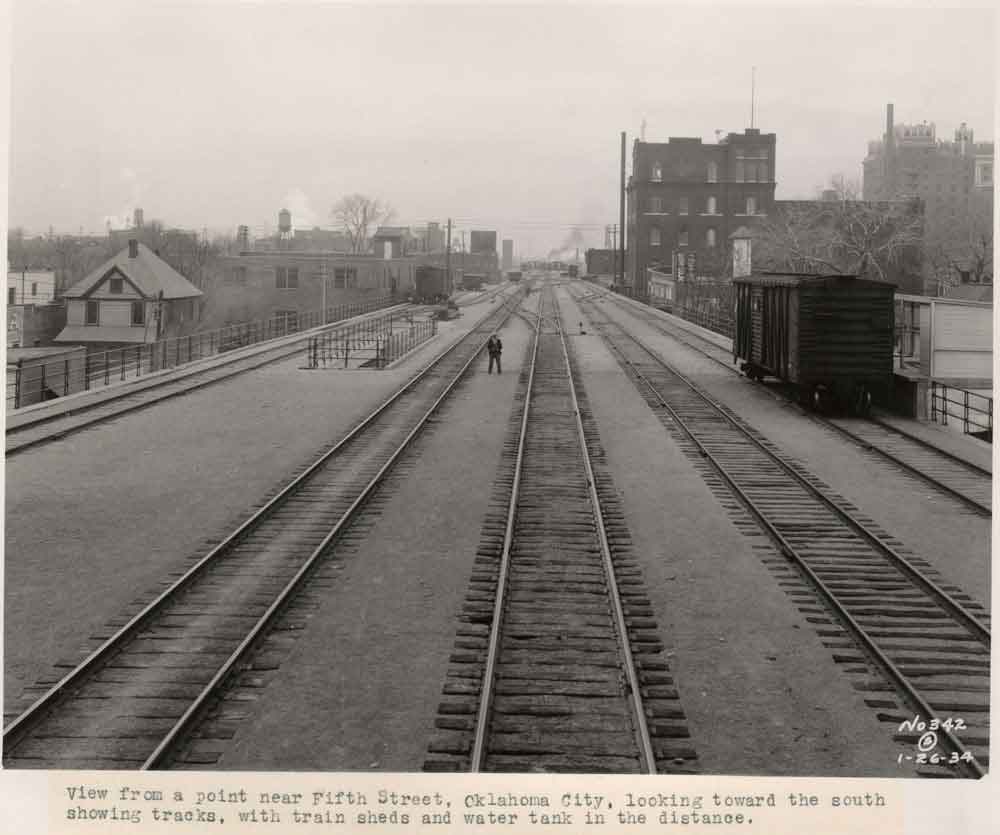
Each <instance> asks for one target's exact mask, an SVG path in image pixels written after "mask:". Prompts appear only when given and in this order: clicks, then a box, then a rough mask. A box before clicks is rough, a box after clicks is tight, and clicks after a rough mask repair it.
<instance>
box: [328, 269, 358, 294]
mask: <svg viewBox="0 0 1000 835" xmlns="http://www.w3.org/2000/svg"><path fill="white" fill-rule="evenodd" d="M357 286H358V270H357V267H336V268H334V270H333V287H334V289H335V290H346V289H348V288H351V287H357Z"/></svg>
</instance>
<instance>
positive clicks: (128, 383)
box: [6, 304, 407, 429]
mask: <svg viewBox="0 0 1000 835" xmlns="http://www.w3.org/2000/svg"><path fill="white" fill-rule="evenodd" d="M406 307H407V305H403V304H401V305H395V306H393V307H384V308H380V309H379V310H375V311H372V312H371V313H365V314H362V315H361V316H355V317H353V318H351V319H346V320H342V321H340V322H334V323H331V324H329V325H321V326H320V327H317V328H310V329H309V330H305V331H300V332H298V333H295V334H292V335H290V336H282V337H279V338H277V339H269V340H268V341H266V342H258V343H257V344H256V345H248V346H246V347H244V348H237V349H235V350H232V351H226V352H225V353H222V354H216V355H214V356H211V357H206V358H205V359H200V360H195V361H194V362H189V363H185V364H184V365H180V366H176V367H173V368H167V369H164V370H162V371H154V372H153V373H152V374H143V375H142V376H141V377H130V378H129V379H127V380H119V381H117V382H113V383H109V384H108V385H106V386H104V385H102V386H100V387H98V388H93V389H90V390H88V391H80V392H77V393H74V394H69V395H67V396H65V397H58V398H56V399H54V400H47V401H45V402H44V403H36V404H33V405H31V406H25V407H24V408H22V409H17V410H16V411H15V410H12V409H11V410H8V411H7V414H6V427H7V429H16V428H17V427H19V426H24V425H25V424H28V423H31V422H33V421H37V420H39V419H40V418H47V417H53V416H56V415H63V414H67V413H69V412H72V411H75V410H77V409H81V408H87V407H89V406H94V405H96V404H98V403H105V402H107V401H109V400H114V399H115V398H118V397H122V396H123V395H126V394H132V393H134V392H140V391H145V390H146V389H150V388H155V387H156V386H158V385H160V384H162V383H164V382H167V381H172V380H179V379H182V378H184V377H187V376H189V375H191V374H197V373H198V372H201V371H205V370H208V369H214V368H220V367H223V366H225V365H228V364H230V363H233V362H235V361H237V360H241V359H245V358H248V357H254V356H258V355H261V354H264V353H267V352H268V351H271V350H273V349H275V348H281V347H284V346H288V345H294V344H296V343H299V342H302V343H303V344H304V343H306V342H308V340H309V338H310V337H312V336H313V335H314V334H317V333H322V332H324V331H329V330H336V329H338V328H340V327H343V326H345V325H348V324H350V323H352V322H363V321H366V320H368V319H372V318H377V317H379V316H384V315H386V314H388V313H391V312H393V311H396V310H402V309H404V308H406ZM71 347H72V346H71ZM31 350H44V349H31ZM58 350H59V351H60V352H61V353H66V352H67V351H68V350H70V348H60V349H58Z"/></svg>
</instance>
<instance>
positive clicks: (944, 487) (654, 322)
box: [581, 291, 993, 516]
mask: <svg viewBox="0 0 1000 835" xmlns="http://www.w3.org/2000/svg"><path fill="white" fill-rule="evenodd" d="M592 296H596V297H598V298H601V299H607V298H610V299H611V300H612V301H613V302H615V303H617V304H618V305H619V308H620V309H622V310H628V311H629V312H630V313H632V314H633V315H636V316H637V317H638V318H639V319H640V320H642V321H644V322H645V323H646V324H648V325H650V326H652V327H653V328H654V329H655V330H658V331H660V333H662V334H664V335H665V336H669V337H670V338H671V339H676V340H677V341H678V342H680V343H681V344H682V345H687V346H688V347H689V348H692V349H693V350H695V351H697V352H698V353H700V354H701V355H702V356H704V357H706V358H708V359H710V360H712V361H713V362H715V363H717V364H718V365H721V366H722V367H723V368H725V369H726V370H728V371H732V372H733V373H736V374H738V373H739V372H737V371H735V369H734V368H733V367H732V364H731V363H730V362H726V361H724V360H721V359H719V357H717V356H715V355H714V354H712V353H711V352H710V351H706V350H705V349H704V348H702V347H700V346H699V345H696V344H695V343H693V342H690V341H688V340H687V339H684V338H683V337H681V336H679V335H678V334H677V333H676V332H675V331H673V330H668V329H664V328H662V327H660V325H662V324H663V322H662V320H660V319H659V318H658V317H656V316H653V315H652V314H650V313H649V312H647V311H644V310H640V309H639V308H638V307H632V306H626V305H625V304H624V302H625V301H629V302H632V300H631V299H624V300H623V299H622V298H621V297H620V296H618V295H617V294H615V293H611V292H607V291H605V292H604V293H596V292H595V293H593V294H592ZM589 300H590V298H589V297H582V298H581V301H589ZM633 304H635V305H638V304H639V303H638V302H633ZM693 336H694V338H695V339H700V340H701V341H702V342H708V344H709V345H713V344H714V343H712V342H711V341H709V340H707V339H705V338H703V337H700V336H698V334H693ZM715 347H717V348H718V347H719V346H717V345H716V346H715ZM720 350H722V349H721V348H720ZM763 391H765V392H767V393H768V394H769V395H771V396H772V397H774V398H775V399H776V400H780V401H781V402H783V403H790V404H791V405H792V406H794V407H795V408H797V409H798V410H799V411H800V413H801V414H803V415H805V416H806V417H808V418H809V419H811V420H814V421H816V423H818V424H819V425H820V426H825V427H827V428H830V429H834V430H836V431H837V432H839V433H840V434H842V435H843V436H844V437H846V438H849V439H850V440H851V441H853V442H854V443H855V444H857V445H858V446H860V447H861V448H862V449H865V450H868V451H871V452H876V453H878V454H879V455H881V456H882V457H883V458H886V459H887V460H889V461H891V462H892V463H893V464H895V465H897V466H899V467H900V468H901V469H904V470H906V471H907V472H908V473H910V474H911V475H913V476H916V477H917V478H921V479H923V480H924V481H925V482H927V483H928V484H930V485H931V486H933V487H936V488H937V489H939V490H941V491H942V492H943V493H947V494H948V495H950V496H951V497H952V498H955V499H957V500H958V501H960V502H962V503H963V504H966V505H968V506H969V507H970V508H972V509H973V510H975V511H976V512H977V513H980V514H982V515H985V516H992V515H993V510H992V508H991V507H990V506H989V505H984V504H983V503H982V502H980V501H978V500H976V499H974V498H972V497H971V496H969V495H967V494H965V493H963V492H962V491H961V490H958V489H957V488H955V487H952V486H951V485H948V484H945V483H944V482H943V481H941V480H939V479H937V478H935V477H934V476H932V475H931V474H930V473H926V472H924V471H923V470H921V469H920V468H919V467H917V466H916V465H914V464H910V463H909V462H907V461H904V460H903V459H902V458H900V457H899V456H897V455H895V454H894V453H892V452H889V450H887V449H885V448H884V447H881V446H878V445H876V444H873V443H871V442H870V441H868V440H867V439H865V438H862V437H861V436H860V435H856V434H855V433H853V432H851V431H850V430H849V429H847V428H846V427H844V426H840V425H839V424H837V423H836V422H834V421H833V420H831V419H829V418H825V417H823V416H821V415H817V414H816V413H815V412H811V411H809V410H808V409H805V408H803V407H802V406H801V405H799V404H797V403H795V402H794V400H789V399H788V398H786V397H783V396H782V395H779V394H777V393H775V392H772V391H770V390H769V389H763ZM867 420H869V421H871V422H872V423H874V424H876V425H877V426H881V427H882V428H883V429H886V430H887V431H889V432H895V433H896V434H898V435H900V436H902V437H904V438H906V439H908V440H910V441H913V442H914V443H916V444H919V445H920V446H922V447H925V448H926V449H929V450H931V451H932V452H935V453H937V454H938V455H940V456H941V457H942V458H946V459H948V460H950V461H953V462H954V463H956V464H958V465H959V466H962V467H965V468H966V469H968V470H971V471H972V472H975V473H978V474H980V475H985V476H987V477H988V478H992V476H993V474H992V473H991V472H990V471H989V470H987V469H985V468H984V467H980V466H979V465H978V464H974V463H973V462H971V461H967V460H965V459H964V458H962V457H961V456H958V455H955V454H954V453H951V452H948V450H945V449H941V448H940V447H937V446H935V445H934V444H932V443H931V442H930V441H927V440H925V439H923V438H920V437H918V436H916V435H913V434H911V433H910V432H906V431H904V430H902V429H900V428H898V427H896V426H893V425H892V424H889V423H886V422H885V421H882V420H879V419H878V418H875V417H871V416H869V417H868V418H867Z"/></svg>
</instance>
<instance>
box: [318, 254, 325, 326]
mask: <svg viewBox="0 0 1000 835" xmlns="http://www.w3.org/2000/svg"><path fill="white" fill-rule="evenodd" d="M319 277H320V281H322V282H323V324H324V325H325V324H326V259H325V258H324V259H323V262H322V263H321V264H320V269H319Z"/></svg>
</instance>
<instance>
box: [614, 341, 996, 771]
mask: <svg viewBox="0 0 1000 835" xmlns="http://www.w3.org/2000/svg"><path fill="white" fill-rule="evenodd" d="M628 336H629V338H630V339H633V340H634V341H635V342H636V343H637V344H638V345H640V347H642V348H643V350H645V351H647V352H648V353H650V354H651V356H653V357H654V358H655V359H657V360H658V361H659V362H660V363H661V364H662V365H663V366H664V367H665V368H667V369H668V370H670V371H671V372H672V373H676V372H673V370H672V369H671V367H670V365H669V364H668V363H666V362H664V361H663V360H662V359H661V358H659V357H658V356H657V355H656V354H653V353H652V352H651V351H649V349H648V348H646V346H645V345H643V344H642V343H641V342H640V340H638V339H636V338H635V337H634V336H632V335H631V334H628ZM607 342H608V344H610V345H611V346H612V347H613V348H614V349H615V350H616V351H617V352H618V353H619V354H620V355H621V357H622V360H623V362H625V363H626V364H627V365H628V366H629V367H630V368H631V369H632V372H633V373H634V374H635V375H636V377H638V378H639V379H640V380H641V381H642V382H643V383H644V384H645V385H646V386H647V387H648V388H649V390H650V392H651V393H652V394H653V396H654V397H655V398H656V399H657V400H658V401H659V402H660V404H661V406H663V408H664V409H666V410H667V411H668V412H669V413H670V416H671V418H672V419H673V420H674V422H675V424H676V425H677V426H678V427H679V428H680V429H681V430H682V431H683V432H684V434H685V435H686V436H687V437H688V438H689V439H690V440H691V442H692V443H694V444H695V445H696V446H697V447H698V450H699V452H700V453H701V455H702V456H704V457H705V458H706V459H707V460H708V461H709V462H710V463H711V464H712V466H713V468H714V469H715V470H716V472H718V474H719V475H720V476H721V477H722V478H723V479H724V480H725V482H726V483H727V484H728V485H729V487H730V489H731V490H733V492H734V493H736V494H737V495H738V496H739V497H740V499H741V501H742V502H743V503H744V505H745V506H746V507H747V509H748V510H749V511H750V512H751V513H752V514H753V516H754V518H756V519H757V521H758V522H759V524H761V525H762V526H763V527H764V528H765V529H766V530H767V532H768V533H769V534H770V535H771V537H773V538H774V539H775V541H776V542H777V543H778V545H779V547H780V549H781V551H782V553H783V554H784V555H785V556H786V557H787V558H788V559H790V560H791V561H792V562H793V563H795V565H796V566H798V568H799V569H800V570H801V571H802V572H803V573H804V574H805V575H806V576H807V577H808V578H809V580H810V582H811V583H812V584H813V585H814V586H815V588H816V589H817V590H818V591H819V592H820V594H821V595H822V597H823V599H824V600H825V601H826V603H827V605H829V606H830V607H831V608H832V609H833V611H834V612H835V614H836V615H837V617H838V618H839V619H840V620H841V622H842V623H844V625H845V626H847V628H848V630H849V631H850V632H851V634H852V635H853V636H854V638H855V639H856V640H857V641H858V642H859V643H860V644H861V645H862V646H863V647H864V649H865V650H866V652H867V653H868V654H869V656H870V657H871V658H872V659H873V660H874V661H875V662H876V664H877V665H878V666H879V668H880V669H881V670H882V672H883V673H884V674H885V675H886V677H887V678H889V679H890V680H891V681H892V683H893V685H894V686H895V687H896V688H897V690H898V691H900V692H901V693H902V695H903V696H904V698H905V699H907V700H908V701H909V702H910V705H911V707H914V708H915V709H916V710H917V711H918V712H919V713H920V714H921V715H922V716H923V717H926V718H927V719H928V720H931V719H934V718H936V716H935V713H934V710H933V709H932V708H931V706H930V705H929V704H928V703H927V702H926V701H925V700H924V698H923V697H922V696H921V695H920V693H918V692H917V691H916V689H915V688H914V686H913V685H912V684H911V683H910V681H909V679H908V678H907V677H906V676H905V675H904V674H903V673H902V672H901V671H900V670H899V668H898V667H897V666H896V665H895V664H894V663H893V662H892V661H891V660H890V659H889V658H888V657H887V656H886V655H885V653H884V652H882V650H881V649H880V648H879V646H878V645H877V644H876V643H875V642H874V640H873V639H872V638H871V637H870V636H869V635H868V633H867V632H866V631H865V629H864V627H862V626H861V625H860V624H859V623H858V622H857V621H856V620H855V619H854V617H853V616H852V615H851V614H850V613H849V612H848V611H847V610H846V609H845V608H844V606H843V604H842V603H841V602H840V601H839V600H838V598H837V596H836V594H835V593H834V592H833V591H831V590H830V588H829V587H828V586H827V585H826V583H825V582H824V581H823V580H822V579H821V578H820V577H819V576H818V575H817V574H816V572H815V571H813V569H812V568H811V567H810V566H809V565H808V563H807V562H806V561H805V559H804V558H803V557H802V556H801V555H800V554H799V553H798V551H796V549H795V547H794V546H793V545H792V544H791V543H789V542H788V540H787V539H786V538H785V537H784V536H783V535H782V534H781V533H780V532H779V531H778V530H777V529H776V528H775V526H774V525H773V524H772V523H771V522H770V521H769V519H768V518H767V516H766V514H765V513H764V511H762V510H761V509H760V508H758V507H757V505H756V504H755V503H754V501H753V499H751V498H750V496H748V495H747V493H746V491H744V490H743V488H741V487H740V486H739V485H738V484H737V483H736V481H735V480H734V479H733V478H732V476H730V474H729V473H728V471H727V470H726V468H725V467H724V466H723V465H722V464H720V463H719V461H718V460H717V459H716V457H715V456H714V455H713V454H712V453H711V452H710V451H709V450H708V448H707V447H706V446H705V445H704V444H703V443H702V442H701V441H700V440H699V439H698V437H697V436H696V434H695V433H694V432H693V431H692V430H691V429H690V428H689V427H688V425H687V424H686V423H685V422H684V420H683V419H682V418H681V417H680V415H679V414H678V413H677V412H676V410H675V409H674V408H673V407H672V406H671V405H670V404H669V403H668V402H667V401H666V399H665V398H664V397H663V396H662V395H661V394H660V393H659V391H657V389H656V387H655V386H654V385H653V383H652V382H651V381H650V380H649V379H648V378H647V377H646V376H645V375H643V374H642V372H640V371H638V370H637V369H636V368H635V365H634V363H632V362H630V361H629V360H628V358H627V357H625V354H624V352H623V351H622V350H621V349H620V348H619V347H618V346H616V345H615V344H614V343H613V342H612V341H611V340H610V339H607ZM676 376H678V377H679V378H680V379H681V380H683V381H684V382H685V383H687V384H688V385H689V386H690V387H691V388H692V390H693V391H694V392H695V393H696V394H697V395H698V396H700V397H701V398H702V399H703V400H704V401H705V402H706V403H707V404H708V405H710V406H712V407H713V408H715V409H716V410H717V411H719V413H720V414H722V415H723V417H725V418H726V419H727V420H728V421H729V422H730V423H731V424H732V425H733V426H735V427H736V429H737V430H739V431H740V432H741V433H742V434H743V435H745V436H746V437H747V438H748V439H749V440H751V441H753V442H754V443H755V444H756V445H757V446H758V447H760V448H761V449H763V450H764V451H765V452H766V453H767V454H768V455H769V456H770V457H771V458H772V459H774V460H775V461H776V462H777V463H779V464H780V465H781V466H782V467H783V468H784V469H785V470H786V472H791V473H792V474H793V475H795V476H796V478H797V479H798V480H800V481H802V479H801V478H800V477H799V476H798V474H796V473H794V471H791V470H789V468H788V467H787V466H786V465H785V464H784V462H782V461H781V460H780V459H778V458H776V457H775V456H774V455H773V454H771V453H770V452H768V451H767V450H766V449H764V447H763V446H762V445H761V444H759V443H758V442H757V441H756V439H755V438H753V437H751V436H750V435H748V434H747V432H746V431H745V430H744V429H743V428H742V427H740V426H739V425H738V424H736V422H735V421H733V420H732V418H730V417H729V415H727V414H726V413H725V411H724V410H722V409H721V408H719V406H718V404H716V403H715V402H713V401H712V400H711V399H710V398H709V397H707V396H706V395H705V394H703V393H702V392H700V391H699V390H698V389H697V388H696V387H695V386H694V385H693V384H691V383H690V382H689V381H687V380H686V379H685V378H684V377H683V375H680V374H677V375H676ZM805 483H806V484H807V485H808V482H805ZM808 486H810V487H811V485H808ZM817 492H818V491H817ZM820 495H821V494H820ZM824 498H825V497H824ZM913 570H914V571H915V569H913ZM924 579H926V578H924ZM927 583H928V584H930V585H932V586H933V583H930V581H927ZM942 594H944V595H945V596H947V595H946V593H944V592H942ZM949 599H950V598H949ZM956 605H959V604H957V603H956ZM963 611H964V610H963ZM969 617H972V616H971V615H969ZM973 621H974V623H975V624H976V625H977V626H978V627H979V628H980V629H985V627H982V625H981V624H979V623H978V621H975V619H973ZM986 635H987V640H986V643H987V645H988V644H989V640H988V636H989V633H988V632H986ZM939 721H940V720H939ZM939 730H940V731H941V734H942V736H943V738H944V739H945V740H947V742H948V745H949V747H951V749H952V751H953V752H954V753H957V754H959V755H964V754H966V753H968V751H967V749H966V748H965V746H964V745H963V744H962V742H961V741H960V740H959V739H957V738H956V737H955V736H954V735H953V734H952V733H951V731H949V730H948V729H947V728H946V727H945V726H944V725H941V727H940V729H939ZM958 765H960V767H962V768H964V769H966V770H968V771H970V772H971V773H972V775H973V776H975V777H983V776H985V774H986V772H985V771H984V770H983V768H982V767H981V766H980V765H979V763H978V762H977V761H976V760H975V758H973V759H972V760H971V761H970V762H967V761H964V760H961V759H960V760H959V763H958Z"/></svg>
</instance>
